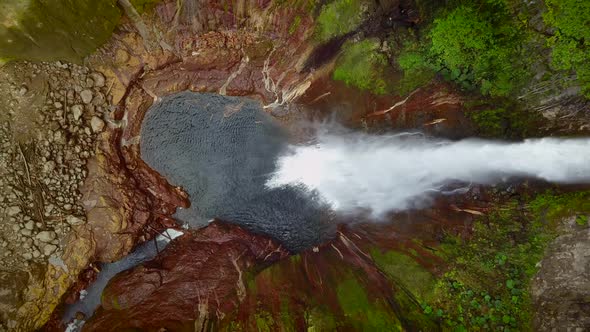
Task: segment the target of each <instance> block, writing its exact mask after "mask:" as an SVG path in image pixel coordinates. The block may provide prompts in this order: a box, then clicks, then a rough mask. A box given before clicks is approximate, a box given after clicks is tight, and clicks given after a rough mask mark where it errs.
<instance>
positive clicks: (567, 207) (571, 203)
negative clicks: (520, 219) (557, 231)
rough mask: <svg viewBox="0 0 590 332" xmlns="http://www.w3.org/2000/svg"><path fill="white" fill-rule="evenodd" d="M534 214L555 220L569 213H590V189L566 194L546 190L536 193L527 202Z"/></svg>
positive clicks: (551, 220)
mask: <svg viewBox="0 0 590 332" xmlns="http://www.w3.org/2000/svg"><path fill="white" fill-rule="evenodd" d="M529 209H531V210H532V211H533V212H534V213H535V215H537V216H538V217H539V218H543V220H545V221H548V222H556V221H558V220H559V219H561V218H564V217H567V216H571V215H580V216H583V215H586V214H588V213H590V191H578V192H573V193H567V194H556V193H553V192H547V193H544V194H541V195H537V196H536V197H535V199H534V200H532V201H531V202H530V203H529Z"/></svg>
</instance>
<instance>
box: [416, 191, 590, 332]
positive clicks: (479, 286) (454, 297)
mask: <svg viewBox="0 0 590 332" xmlns="http://www.w3.org/2000/svg"><path fill="white" fill-rule="evenodd" d="M588 213H590V192H587V191H582V192H574V193H567V194H555V193H546V194H541V195H537V196H536V197H534V198H533V199H530V200H528V202H517V201H512V202H509V203H508V204H506V205H505V206H502V207H498V208H497V209H496V210H494V211H491V212H490V213H489V215H488V216H486V217H482V218H481V219H480V220H477V221H476V222H475V224H474V226H473V234H472V236H471V238H470V239H469V240H463V239H461V238H459V237H457V236H447V237H446V238H445V240H444V243H443V245H442V246H441V250H442V251H441V254H442V256H443V257H445V259H446V260H447V262H448V264H449V266H450V268H449V270H448V271H447V272H446V273H445V275H444V276H443V278H441V279H440V280H439V281H438V282H437V284H436V287H435V292H434V296H433V298H432V300H431V301H429V302H428V304H425V305H424V312H425V313H428V314H429V315H431V316H432V317H433V318H435V319H438V320H439V321H440V322H441V323H442V324H443V325H444V326H446V327H447V328H449V329H462V330H465V329H467V330H470V331H478V330H481V331H483V330H519V331H530V330H531V329H532V325H531V320H532V310H533V308H532V303H531V298H530V294H529V292H528V289H529V282H530V279H531V278H532V277H533V275H534V274H535V273H536V272H537V263H538V262H539V261H540V260H541V259H542V258H543V255H544V252H545V249H546V247H547V245H548V244H549V243H550V242H551V241H552V240H553V239H554V238H555V237H556V236H557V225H558V223H559V220H561V219H563V218H564V217H566V216H571V215H578V216H585V215H587V214H588Z"/></svg>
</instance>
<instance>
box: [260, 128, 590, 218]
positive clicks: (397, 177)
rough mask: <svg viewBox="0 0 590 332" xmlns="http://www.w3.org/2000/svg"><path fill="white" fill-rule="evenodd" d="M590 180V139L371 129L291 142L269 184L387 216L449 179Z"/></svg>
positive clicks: (424, 199)
mask: <svg viewBox="0 0 590 332" xmlns="http://www.w3.org/2000/svg"><path fill="white" fill-rule="evenodd" d="M515 176H519V177H534V178H540V179H544V180H547V181H551V182H557V183H582V182H590V139H588V138H585V139H554V138H542V139H529V140H525V141H523V142H519V143H503V142H494V141H485V140H477V139H467V140H463V141H458V142H452V141H447V140H441V139H432V138H427V137H425V136H424V135H422V134H420V133H402V134H396V135H380V136H377V135H369V134H363V133H356V132H350V131H344V132H343V131H342V130H339V131H337V132H332V131H329V130H325V129H320V130H318V132H317V137H316V139H315V140H314V141H313V143H312V144H310V145H303V146H291V147H290V149H289V152H288V153H286V154H285V155H283V156H281V157H280V158H279V159H278V161H277V171H276V172H275V173H274V174H273V176H272V177H271V178H270V180H269V181H268V182H267V186H268V187H271V188H274V187H281V186H285V185H301V184H302V185H304V186H306V187H307V188H308V189H309V190H311V191H313V192H316V193H317V194H319V195H320V196H321V197H323V199H325V200H326V201H327V202H328V203H329V204H330V205H331V206H332V208H334V210H336V211H339V212H344V213H348V212H354V211H356V210H358V209H369V210H370V211H371V212H372V213H373V215H376V216H380V215H383V214H384V213H385V212H388V211H399V210H403V209H408V208H412V207H420V206H424V205H425V204H427V203H428V200H429V199H430V198H432V196H433V195H434V194H436V193H440V192H447V191H448V190H449V185H450V184H456V183H462V184H464V185H466V186H468V185H469V184H470V183H480V184H492V183H495V182H499V181H503V180H506V179H508V178H509V177H515Z"/></svg>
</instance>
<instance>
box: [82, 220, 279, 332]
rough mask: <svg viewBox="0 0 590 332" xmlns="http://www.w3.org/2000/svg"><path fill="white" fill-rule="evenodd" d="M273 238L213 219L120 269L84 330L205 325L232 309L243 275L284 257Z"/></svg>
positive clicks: (241, 288)
mask: <svg viewBox="0 0 590 332" xmlns="http://www.w3.org/2000/svg"><path fill="white" fill-rule="evenodd" d="M287 254H288V253H287V251H286V250H285V249H283V248H282V247H281V246H280V245H279V244H277V243H276V242H274V241H272V240H270V239H268V238H265V237H262V236H257V235H253V234H250V233H247V232H246V231H244V230H242V229H241V228H239V227H238V226H233V225H228V224H225V223H221V222H217V221H216V222H213V223H211V224H210V225H209V226H208V227H206V228H204V229H202V230H198V231H191V232H188V233H187V234H185V235H183V236H182V237H180V238H178V239H176V240H175V241H174V242H172V243H171V244H170V245H169V246H168V247H167V248H166V249H165V250H164V251H163V252H162V253H161V254H160V255H159V256H158V257H157V258H156V259H154V260H153V261H150V262H148V263H145V264H143V265H141V266H138V267H136V268H134V269H132V270H129V271H127V272H124V273H121V274H120V275H118V276H117V277H115V278H114V279H113V280H111V282H110V283H109V285H108V286H107V289H106V290H105V291H104V293H103V297H102V307H101V309H99V310H98V311H97V313H96V314H95V315H94V317H93V318H92V319H91V320H90V321H89V322H87V323H86V325H85V327H84V328H85V330H86V331H120V330H122V329H129V328H139V329H143V330H158V329H159V328H166V329H171V330H180V329H182V328H188V327H191V326H192V327H194V326H204V324H207V321H208V320H210V319H213V318H215V319H218V318H219V317H223V316H224V315H225V314H226V313H228V312H230V311H232V310H234V309H235V308H236V307H237V306H238V305H239V303H240V302H241V301H242V300H243V299H244V297H245V296H246V293H245V291H246V285H245V282H246V278H247V276H248V275H249V274H250V273H254V272H255V271H257V270H260V269H262V268H263V267H265V266H268V265H270V264H271V263H273V262H275V261H277V260H279V259H281V258H284V257H285V256H287Z"/></svg>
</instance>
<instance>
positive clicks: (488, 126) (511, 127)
mask: <svg viewBox="0 0 590 332" xmlns="http://www.w3.org/2000/svg"><path fill="white" fill-rule="evenodd" d="M507 106H508V107H510V108H508V107H500V108H495V109H483V110H478V111H469V112H467V116H468V117H469V118H471V120H472V121H473V122H474V124H475V125H476V126H477V129H478V134H479V136H482V137H492V138H506V139H520V138H525V137H531V136H537V132H538V129H539V123H541V121H543V119H542V117H541V115H540V114H539V113H538V112H534V111H530V110H523V109H518V108H516V107H515V106H510V105H509V104H508V105H507ZM467 108H468V107H467Z"/></svg>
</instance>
